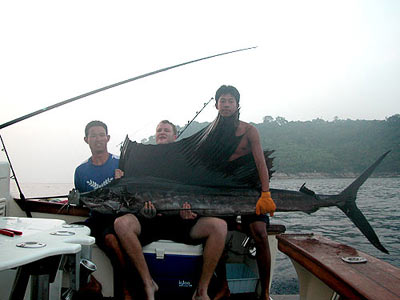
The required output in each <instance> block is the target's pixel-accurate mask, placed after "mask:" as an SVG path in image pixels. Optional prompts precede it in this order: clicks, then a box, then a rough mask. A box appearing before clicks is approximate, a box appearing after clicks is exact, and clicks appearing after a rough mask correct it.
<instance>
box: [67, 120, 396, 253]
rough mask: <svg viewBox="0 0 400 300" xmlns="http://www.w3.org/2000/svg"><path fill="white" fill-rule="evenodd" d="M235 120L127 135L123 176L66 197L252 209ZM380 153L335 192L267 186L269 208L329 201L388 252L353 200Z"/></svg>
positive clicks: (122, 206) (253, 175) (174, 208)
mask: <svg viewBox="0 0 400 300" xmlns="http://www.w3.org/2000/svg"><path fill="white" fill-rule="evenodd" d="M236 122H237V116H235V115H234V116H231V117H222V116H220V115H218V117H217V118H216V119H215V120H214V121H213V122H212V123H210V124H209V125H208V126H207V127H205V128H204V129H202V130H200V131H199V132H197V133H196V134H194V135H192V136H190V137H188V138H185V139H181V140H179V141H177V142H175V143H171V144H164V145H145V144H141V143H137V142H134V141H131V140H129V138H128V137H127V138H126V140H125V142H124V144H123V146H122V148H121V157H120V166H119V167H120V168H121V169H122V170H123V171H124V173H125V176H124V177H122V178H121V179H117V180H114V181H113V182H111V183H110V184H109V185H107V186H105V187H103V188H100V189H97V190H94V191H91V192H87V193H82V194H79V193H78V192H73V193H71V195H70V199H69V201H70V203H74V204H77V203H83V204H85V205H86V206H87V207H88V208H90V209H93V210H95V211H98V212H101V213H105V214H123V213H128V212H129V213H134V214H139V213H140V210H141V209H142V207H143V205H144V203H145V202H147V201H152V202H153V204H154V205H155V207H156V209H157V211H158V212H160V213H163V214H178V213H179V211H180V210H181V207H182V204H183V203H184V202H189V203H190V204H191V209H192V211H194V212H196V213H197V214H199V215H201V216H222V217H223V216H236V215H250V214H255V205H256V202H257V199H258V197H259V195H260V181H259V176H258V172H257V168H256V165H255V162H254V159H253V156H252V154H251V153H250V154H248V155H244V156H242V157H240V158H238V159H236V160H233V161H229V158H230V156H231V155H232V153H234V151H235V149H236V148H237V146H238V144H239V142H240V140H241V138H242V137H241V136H236V135H235V132H236V127H235V123H236ZM272 153H273V150H265V151H264V156H265V160H266V164H267V168H268V171H269V174H270V177H271V176H272V174H273V173H274V170H273V158H272V157H271V155H272ZM388 153H389V152H386V153H385V154H383V155H382V156H381V157H380V158H378V160H377V161H376V162H375V163H374V164H372V165H371V166H370V167H369V168H368V169H367V170H365V171H364V172H363V173H362V174H361V175H360V176H359V177H358V178H357V179H356V180H354V182H353V183H351V184H350V185H349V186H348V187H347V188H346V189H345V190H343V191H342V192H341V193H339V194H337V195H319V194H315V193H314V192H313V191H311V190H309V189H308V188H306V187H305V186H302V187H301V189H300V190H299V191H291V190H281V189H270V191H271V195H272V199H273V200H274V201H275V203H276V206H277V210H276V211H277V212H291V211H303V212H306V213H313V212H315V211H317V210H318V209H319V208H321V207H330V206H336V207H338V208H339V209H341V210H342V211H343V212H344V213H345V214H346V216H347V217H349V218H350V220H351V221H352V222H353V223H354V224H355V225H356V227H357V228H358V229H359V230H360V231H361V232H362V233H363V234H364V235H365V237H366V238H367V239H368V240H369V241H370V242H371V243H372V244H373V245H374V246H375V247H376V248H377V249H379V250H380V251H383V252H385V253H388V251H387V250H386V249H385V247H384V246H383V245H382V244H381V242H380V241H379V238H378V236H377V235H376V233H375V231H374V229H373V228H372V226H371V225H370V224H369V222H368V220H367V219H366V218H365V216H364V215H363V213H362V212H361V211H360V210H359V208H358V207H357V205H356V202H355V200H356V197H357V192H358V190H359V188H360V186H361V185H362V184H363V183H364V182H365V181H366V180H367V178H368V177H369V176H370V175H371V174H372V172H373V171H374V170H375V168H376V167H377V166H378V165H379V164H380V162H381V161H382V160H383V159H384V158H385V156H386V155H387V154H388Z"/></svg>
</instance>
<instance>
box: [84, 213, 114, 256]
mask: <svg viewBox="0 0 400 300" xmlns="http://www.w3.org/2000/svg"><path fill="white" fill-rule="evenodd" d="M117 217H118V216H117V215H104V214H99V213H96V212H91V215H90V217H89V218H88V219H86V220H85V221H84V222H77V223H79V224H82V225H85V226H87V227H89V228H90V235H91V236H93V237H94V238H95V239H96V244H97V246H99V248H100V249H101V250H103V251H105V252H107V249H108V247H106V245H105V237H106V235H107V234H113V235H115V236H116V234H115V231H114V221H115V219H116V218H117Z"/></svg>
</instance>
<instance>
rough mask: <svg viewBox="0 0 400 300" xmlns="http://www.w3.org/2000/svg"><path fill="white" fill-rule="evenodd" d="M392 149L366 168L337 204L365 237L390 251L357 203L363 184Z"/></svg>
mask: <svg viewBox="0 0 400 300" xmlns="http://www.w3.org/2000/svg"><path fill="white" fill-rule="evenodd" d="M389 152H390V151H387V152H386V153H384V154H383V155H382V156H381V157H379V158H378V159H377V161H376V162H375V163H373V164H372V165H371V166H370V167H369V168H368V169H366V170H365V171H364V172H363V173H362V174H361V175H360V176H359V177H358V178H357V179H356V180H354V181H353V182H352V183H351V184H350V185H349V186H348V187H347V188H346V189H344V190H343V191H342V192H341V193H340V194H339V195H340V196H341V197H343V198H344V199H346V200H345V201H344V203H341V204H338V205H337V206H338V207H339V208H340V209H341V210H342V211H343V212H344V213H345V215H346V216H347V217H349V219H350V220H351V221H352V222H353V223H354V224H355V225H356V226H357V228H358V229H359V230H360V231H361V232H362V233H363V234H364V235H365V237H366V238H367V239H368V240H369V241H370V242H371V243H372V244H373V245H374V246H375V247H376V248H377V249H379V250H380V251H382V252H384V253H387V254H388V253H389V251H388V250H386V249H385V247H383V245H382V244H381V242H380V241H379V238H378V236H377V235H376V233H375V231H374V229H373V228H372V226H371V225H370V224H369V222H368V220H367V219H366V218H365V216H364V215H363V213H362V212H361V211H360V209H359V208H358V207H357V205H356V197H357V192H358V190H359V188H360V187H361V185H363V183H364V182H365V181H366V180H367V179H368V177H369V176H370V175H371V174H372V172H373V171H374V170H375V169H376V167H377V166H378V165H379V164H380V163H381V162H382V160H383V159H384V158H385V157H386V155H387V154H388V153H389Z"/></svg>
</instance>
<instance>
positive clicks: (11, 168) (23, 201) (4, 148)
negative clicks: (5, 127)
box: [0, 134, 32, 218]
mask: <svg viewBox="0 0 400 300" xmlns="http://www.w3.org/2000/svg"><path fill="white" fill-rule="evenodd" d="M0 140H1V144H2V145H3V149H2V150H3V151H4V153H5V155H6V157H7V160H8V163H9V164H10V170H11V173H12V175H11V178H12V179H14V180H15V183H16V184H17V189H18V191H19V197H20V199H21V200H22V202H21V203H22V205H23V207H22V208H23V210H24V211H25V213H26V216H27V217H28V218H32V214H31V212H30V211H29V209H28V207H27V205H26V199H25V196H24V193H22V189H21V187H20V185H19V182H18V179H17V175H15V172H14V168H13V165H12V163H11V159H10V157H9V156H8V152H7V148H6V145H5V143H4V141H3V137H2V136H1V134H0Z"/></svg>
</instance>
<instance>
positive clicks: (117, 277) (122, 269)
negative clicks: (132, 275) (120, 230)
mask: <svg viewBox="0 0 400 300" xmlns="http://www.w3.org/2000/svg"><path fill="white" fill-rule="evenodd" d="M104 245H105V246H106V247H107V248H108V251H109V252H110V254H109V256H110V259H111V262H112V265H113V269H114V297H115V298H117V299H124V300H130V299H132V296H131V294H130V293H129V289H128V281H127V278H126V276H125V275H126V273H127V272H126V271H127V266H126V261H125V256H124V254H123V252H122V249H121V245H120V243H119V241H118V239H117V237H116V236H115V235H114V234H111V233H108V234H106V236H105V238H104Z"/></svg>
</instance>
